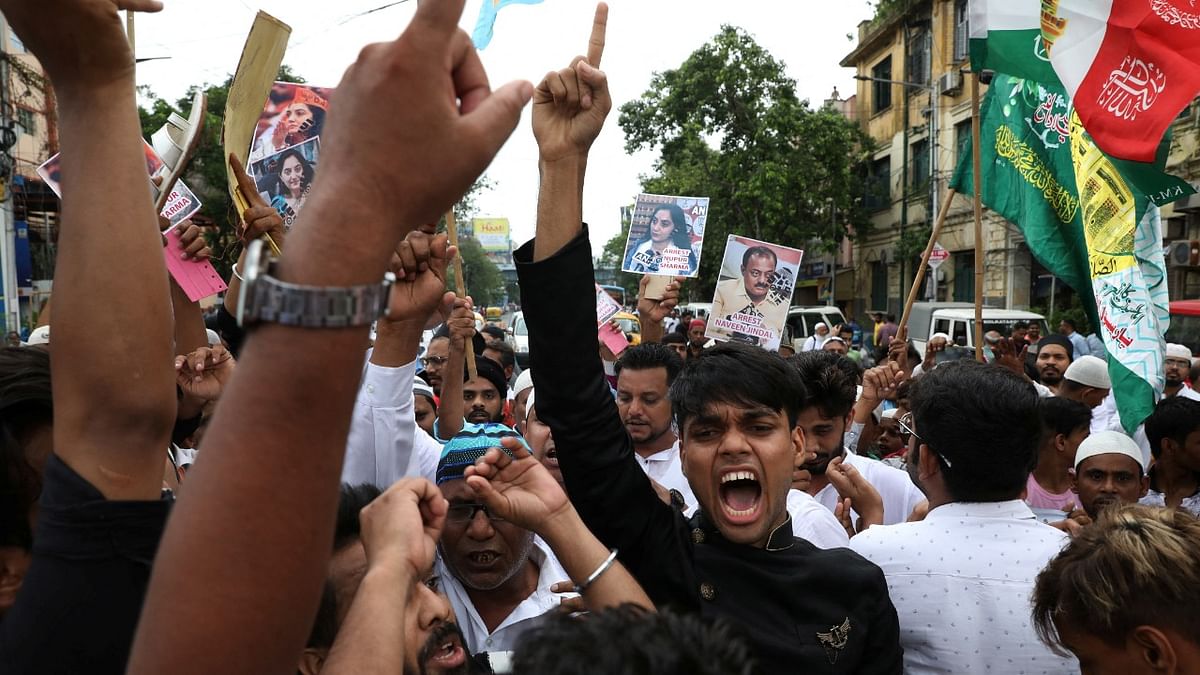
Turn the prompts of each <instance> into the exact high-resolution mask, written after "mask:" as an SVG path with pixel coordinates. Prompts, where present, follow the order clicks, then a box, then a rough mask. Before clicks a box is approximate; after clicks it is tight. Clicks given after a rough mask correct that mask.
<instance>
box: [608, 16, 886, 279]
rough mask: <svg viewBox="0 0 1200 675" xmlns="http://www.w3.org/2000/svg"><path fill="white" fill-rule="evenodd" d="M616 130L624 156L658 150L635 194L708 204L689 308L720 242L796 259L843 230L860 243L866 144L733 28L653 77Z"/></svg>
mask: <svg viewBox="0 0 1200 675" xmlns="http://www.w3.org/2000/svg"><path fill="white" fill-rule="evenodd" d="M620 125H621V128H622V129H623V130H624V132H625V139H626V141H625V148H626V151H627V152H630V153H633V152H635V151H637V150H641V149H658V150H659V151H660V155H659V158H658V160H657V161H656V163H655V167H654V169H655V172H656V173H655V174H654V175H650V176H643V177H642V186H643V189H644V190H645V191H647V192H653V193H657V194H682V195H696V196H707V197H709V198H710V199H711V209H710V211H709V215H708V220H707V222H706V225H705V239H706V240H707V243H706V245H705V247H704V252H703V255H702V258H701V263H700V266H701V270H703V272H702V274H701V277H700V279H699V280H698V281H699V283H696V284H690V286H691V288H690V291H691V293H690V295H691V297H697V296H706V295H708V294H711V292H712V289H713V286H714V285H715V283H716V277H717V274H716V271H717V270H718V269H719V268H720V263H721V255H722V253H723V250H724V246H725V239H726V236H727V235H729V234H739V235H744V236H749V237H754V238H756V239H763V240H767V241H771V242H775V243H780V244H784V245H789V246H796V247H800V248H809V247H810V246H809V245H810V243H811V242H812V241H813V240H815V241H816V242H817V245H818V248H819V249H822V250H826V251H828V250H832V249H833V247H834V246H835V245H836V241H838V240H840V238H841V237H842V236H845V235H846V233H847V226H852V227H853V232H854V233H855V235H856V236H859V237H861V236H864V235H865V234H866V233H867V231H868V230H869V227H870V220H869V218H868V215H869V214H868V213H867V212H866V211H865V210H864V209H863V207H862V205H861V197H862V196H863V189H864V186H865V185H866V175H867V174H866V170H867V163H866V159H867V158H868V157H869V156H870V153H871V151H872V150H873V146H872V141H871V139H870V138H869V137H868V136H867V135H866V134H865V133H864V132H863V131H862V130H861V128H860V127H859V126H858V125H857V124H855V123H853V122H851V121H849V120H847V119H846V118H844V117H843V116H842V115H840V114H838V113H837V112H836V111H834V110H832V109H828V108H827V109H822V110H813V109H811V108H810V107H809V106H808V102H807V101H801V100H799V99H798V98H797V97H796V83H795V81H794V80H792V79H791V78H789V77H787V76H786V75H785V73H784V66H783V64H782V63H781V62H779V61H777V60H776V59H775V58H774V57H772V56H771V54H770V53H769V52H767V51H766V50H765V49H763V48H762V47H761V46H759V45H758V44H757V43H756V42H755V41H754V39H753V38H752V37H751V36H750V35H749V34H748V33H746V32H745V31H744V30H743V29H741V28H735V27H732V26H723V27H722V28H721V31H720V32H719V33H718V34H717V35H716V36H715V37H714V38H713V39H712V40H711V41H709V42H708V43H707V44H705V45H704V46H702V47H700V48H699V49H697V50H696V51H695V52H693V53H692V54H691V56H689V57H688V58H687V59H686V60H685V61H684V62H683V64H681V65H680V66H679V67H678V68H676V69H673V70H668V71H665V72H662V73H655V74H654V76H653V78H652V79H651V82H650V86H649V88H648V89H647V90H646V92H645V93H644V94H642V96H641V98H639V99H636V100H634V101H630V102H629V103H626V104H625V105H623V106H621V115H620ZM831 207H836V213H837V224H836V226H835V225H833V224H831V222H830V220H831V216H832V215H833V214H832V213H831ZM831 231H835V232H836V237H834V236H831V233H832V232H831ZM610 243H611V242H610Z"/></svg>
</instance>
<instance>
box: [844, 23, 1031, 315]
mask: <svg viewBox="0 0 1200 675" xmlns="http://www.w3.org/2000/svg"><path fill="white" fill-rule="evenodd" d="M881 7H883V9H882V10H881V11H880V13H879V14H878V15H877V16H876V17H875V18H874V19H872V20H870V21H863V22H862V23H861V24H859V27H858V44H857V45H856V46H855V48H854V50H853V51H852V52H850V53H849V54H847V55H846V56H845V57H844V58H843V59H842V61H841V65H843V66H846V67H853V68H855V70H856V71H857V73H856V75H855V77H856V79H857V80H858V92H857V95H856V99H857V102H858V106H857V107H858V112H857V116H858V121H859V122H860V124H862V126H863V128H864V129H865V130H866V132H867V133H868V134H869V135H870V136H871V137H872V138H874V139H875V141H876V142H877V143H878V144H879V149H878V150H877V152H876V153H875V156H874V162H873V164H872V166H871V171H870V185H869V186H867V189H866V190H865V195H864V203H865V204H867V205H868V207H869V208H870V209H871V210H872V213H873V215H872V217H871V224H872V228H871V231H870V232H869V233H867V234H866V235H865V236H864V237H862V238H860V239H859V240H858V242H857V243H856V245H855V246H854V248H853V255H852V258H851V261H850V265H849V266H850V269H851V270H852V274H851V275H846V276H849V277H851V278H852V282H851V283H844V282H843V279H839V282H843V283H839V288H838V290H837V297H838V300H839V304H846V305H847V307H848V309H850V311H851V312H853V313H854V314H857V315H861V314H862V313H863V312H864V311H866V310H868V309H879V310H887V311H891V312H895V313H897V314H898V313H899V311H900V309H901V308H902V306H903V303H904V298H905V297H906V296H907V294H908V291H909V289H910V288H911V285H912V281H913V278H914V276H915V272H916V269H917V267H918V265H919V264H920V254H921V250H922V249H923V248H924V244H925V242H926V241H927V239H928V235H929V231H930V228H931V226H932V224H933V221H934V218H935V217H936V214H937V210H938V208H939V207H940V206H941V205H942V204H943V203H944V202H945V200H946V199H947V198H948V195H947V190H948V188H947V185H948V184H949V182H950V177H951V176H952V175H953V171H954V167H955V165H956V163H957V162H958V159H959V157H960V156H961V155H962V154H963V153H965V152H967V151H968V150H967V147H968V143H969V140H970V134H971V97H970V79H969V78H971V77H972V76H971V75H970V74H969V72H968V71H967V69H968V66H969V63H968V54H967V38H968V30H967V18H968V14H967V0H908V1H907V2H906V1H904V0H900V1H898V2H893V3H882V4H881ZM981 93H982V91H981ZM973 222H974V221H973V219H972V208H971V200H970V199H969V198H968V197H967V196H963V195H960V196H957V197H955V198H954V202H953V204H952V206H951V209H950V211H949V213H948V217H947V220H946V224H945V226H944V227H943V229H942V234H941V237H940V239H939V242H940V243H941V244H942V246H944V247H945V248H946V249H947V250H949V251H950V258H949V260H947V261H946V262H945V263H943V264H942V266H941V267H940V268H939V269H938V271H937V274H936V275H934V274H932V273H931V274H927V275H926V281H925V283H924V288H923V289H922V292H921V295H920V297H922V298H929V299H934V298H936V299H938V300H962V301H973V300H974V297H975V271H974V270H975V233H974V224H973ZM983 240H984V241H983V250H984V256H985V257H984V280H983V284H984V287H983V295H984V302H985V303H986V304H988V305H990V306H996V307H1008V308H1014V309H1015V308H1025V307H1028V306H1029V305H1030V304H1031V303H1032V302H1034V298H1033V297H1031V293H1032V292H1034V291H1035V290H1036V289H1035V288H1034V287H1035V284H1034V281H1035V280H1036V279H1037V276H1038V272H1039V270H1038V269H1037V267H1038V266H1037V264H1036V262H1034V261H1033V260H1032V258H1031V256H1030V254H1029V249H1028V247H1026V246H1025V244H1024V242H1023V240H1022V238H1021V236H1020V233H1019V231H1018V230H1017V229H1016V228H1015V227H1013V226H1011V225H1010V224H1009V223H1007V222H1006V221H1005V220H1004V219H1002V218H1000V217H999V216H996V215H995V214H993V213H990V212H985V215H984V222H983ZM1043 272H1044V270H1043ZM935 277H936V278H935ZM846 281H850V279H846ZM843 289H844V290H843Z"/></svg>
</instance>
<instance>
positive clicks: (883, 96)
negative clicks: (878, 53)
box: [871, 56, 892, 112]
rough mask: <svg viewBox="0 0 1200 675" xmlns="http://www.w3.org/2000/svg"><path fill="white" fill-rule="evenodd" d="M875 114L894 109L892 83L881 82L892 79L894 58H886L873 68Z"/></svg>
mask: <svg viewBox="0 0 1200 675" xmlns="http://www.w3.org/2000/svg"><path fill="white" fill-rule="evenodd" d="M871 79H872V81H871V89H872V100H873V101H874V108H872V110H873V112H880V111H882V110H887V109H888V108H890V107H892V83H891V82H886V81H881V80H891V79H892V57H890V56H885V57H884V58H883V60H882V61H880V62H879V63H877V64H875V67H874V68H871Z"/></svg>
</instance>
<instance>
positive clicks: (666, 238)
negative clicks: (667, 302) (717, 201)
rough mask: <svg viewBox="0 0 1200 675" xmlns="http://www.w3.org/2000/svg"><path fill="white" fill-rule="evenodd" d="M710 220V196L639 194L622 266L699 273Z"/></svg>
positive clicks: (631, 269)
mask: <svg viewBox="0 0 1200 675" xmlns="http://www.w3.org/2000/svg"><path fill="white" fill-rule="evenodd" d="M707 220H708V197H670V196H666V195H647V194H643V195H638V198H637V205H636V206H635V207H634V209H633V222H632V223H630V225H629V240H628V241H627V242H626V243H625V257H624V262H623V263H622V265H621V270H622V271H624V272H630V273H633V274H664V275H670V276H681V277H696V276H698V275H699V272H700V250H701V248H702V247H703V245H704V224H705V221H707Z"/></svg>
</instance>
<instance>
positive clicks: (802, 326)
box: [787, 305, 846, 351]
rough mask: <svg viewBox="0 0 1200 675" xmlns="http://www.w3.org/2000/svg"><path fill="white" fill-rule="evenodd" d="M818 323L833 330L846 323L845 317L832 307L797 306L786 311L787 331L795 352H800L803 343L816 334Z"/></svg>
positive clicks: (840, 311)
mask: <svg viewBox="0 0 1200 675" xmlns="http://www.w3.org/2000/svg"><path fill="white" fill-rule="evenodd" d="M819 323H824V324H825V325H826V326H829V329H830V330H833V327H834V326H836V325H838V324H839V323H846V317H845V315H843V314H842V310H840V309H838V308H837V307H835V306H833V305H798V306H796V307H792V308H791V309H789V310H788V318H787V331H788V334H789V336H790V337H791V339H792V347H793V348H794V349H795V350H796V351H800V348H801V347H803V346H804V341H805V340H807V339H808V337H809V336H810V335H812V334H813V333H815V332H816V329H817V324H819Z"/></svg>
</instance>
